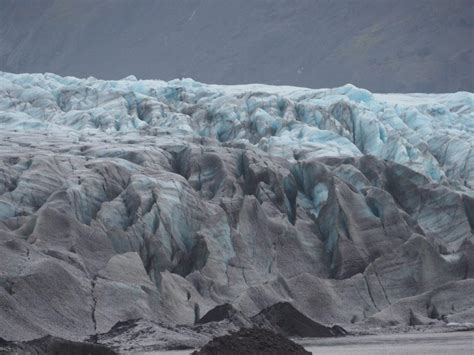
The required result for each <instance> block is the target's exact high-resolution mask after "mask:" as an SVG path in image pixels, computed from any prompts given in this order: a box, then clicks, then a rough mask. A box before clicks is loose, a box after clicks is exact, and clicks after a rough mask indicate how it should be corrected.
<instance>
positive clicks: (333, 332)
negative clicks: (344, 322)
mask: <svg viewBox="0 0 474 355" xmlns="http://www.w3.org/2000/svg"><path fill="white" fill-rule="evenodd" d="M251 320H252V321H253V322H254V324H256V325H258V326H261V327H265V328H270V329H273V330H274V331H276V332H278V333H281V334H283V335H285V336H300V337H336V336H344V335H346V334H347V331H346V330H344V329H343V328H342V327H340V326H333V327H327V326H325V325H322V324H319V323H317V322H315V321H313V320H312V319H310V318H308V317H306V316H305V315H304V314H303V313H301V312H300V311H298V310H297V309H296V308H295V307H293V305H292V304H291V303H288V302H280V303H276V304H274V305H272V306H270V307H268V308H265V309H264V310H262V311H261V312H260V313H258V314H257V315H255V316H253V317H252V318H251Z"/></svg>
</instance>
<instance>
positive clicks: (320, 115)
mask: <svg viewBox="0 0 474 355" xmlns="http://www.w3.org/2000/svg"><path fill="white" fill-rule="evenodd" d="M0 137H1V139H0V164H1V165H0V171H1V173H0V182H1V183H0V254H1V257H0V264H1V267H0V286H1V287H0V337H2V338H5V339H8V340H30V339H34V338H37V337H40V336H43V335H47V334H52V335H54V336H61V337H65V338H68V339H77V337H81V336H82V337H85V336H89V335H92V334H96V333H104V332H107V331H109V330H110V329H111V328H112V326H113V325H114V324H116V323H117V322H119V321H127V320H130V319H138V318H143V319H147V320H150V321H154V322H163V323H165V324H169V325H177V324H185V325H186V324H187V325H189V326H192V325H193V324H194V323H195V322H197V321H198V320H199V319H200V318H201V317H202V316H204V314H205V313H206V312H207V311H209V310H212V309H213V308H214V307H216V306H218V305H221V304H224V303H228V304H231V305H232V306H233V307H235V309H236V310H238V312H241V314H242V317H251V316H253V315H254V314H257V313H258V312H260V311H261V310H262V309H265V308H266V307H269V306H271V305H273V304H276V303H278V302H289V303H291V304H292V305H293V306H294V307H296V308H297V309H298V310H299V311H300V312H302V313H304V314H305V315H306V316H308V317H309V318H311V319H312V320H314V321H317V322H320V323H322V324H326V325H328V326H332V325H334V324H340V325H343V326H345V327H347V328H350V327H365V328H370V327H380V326H384V327H385V326H393V325H399V326H402V325H410V322H411V321H410V320H411V319H413V317H412V315H413V314H416V317H417V319H418V320H419V321H420V322H421V323H423V324H432V323H436V324H438V323H439V324H444V323H447V322H459V323H463V322H472V321H474V301H473V300H472V297H470V296H469V295H472V294H473V293H474V280H473V279H472V278H473V276H474V245H473V242H474V239H473V230H474V151H473V144H474V94H473V93H469V92H457V93H450V94H374V93H371V92H369V91H367V90H365V89H361V88H357V87H355V86H353V85H350V84H347V85H345V86H343V87H339V88H333V89H308V88H298V87H289V86H268V85H260V84H252V85H234V86H224V85H207V84H203V83H199V82H196V81H193V80H192V79H179V80H172V81H169V82H165V81H157V80H137V79H136V78H135V77H133V76H129V77H127V78H124V79H122V80H117V81H104V80H98V79H96V78H93V77H90V78H87V79H78V78H74V77H60V76H58V75H55V74H51V73H46V74H10V73H5V72H0ZM433 309H436V312H433ZM52 310H54V312H53V311H52Z"/></svg>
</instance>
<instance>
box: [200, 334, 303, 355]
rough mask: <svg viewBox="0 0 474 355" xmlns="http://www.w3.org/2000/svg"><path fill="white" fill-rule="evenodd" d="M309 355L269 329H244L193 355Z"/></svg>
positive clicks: (218, 339)
mask: <svg viewBox="0 0 474 355" xmlns="http://www.w3.org/2000/svg"><path fill="white" fill-rule="evenodd" d="M242 354H248V355H252V354H258V355H287V354H295V355H308V354H311V353H310V352H309V351H306V350H305V349H304V348H303V347H302V346H301V345H299V344H296V343H295V342H293V341H291V340H289V339H287V338H285V337H284V336H283V335H281V334H276V333H274V332H272V331H270V330H268V329H262V328H242V329H240V330H239V331H238V332H235V333H231V334H229V335H224V336H221V337H217V338H214V339H212V340H211V341H210V342H209V343H207V344H206V345H205V346H204V347H202V348H201V350H198V351H194V352H193V353H192V355H242Z"/></svg>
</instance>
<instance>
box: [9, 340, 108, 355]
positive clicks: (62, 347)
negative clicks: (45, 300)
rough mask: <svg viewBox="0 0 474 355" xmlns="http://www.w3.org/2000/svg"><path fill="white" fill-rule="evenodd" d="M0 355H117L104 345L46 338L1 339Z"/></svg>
mask: <svg viewBox="0 0 474 355" xmlns="http://www.w3.org/2000/svg"><path fill="white" fill-rule="evenodd" d="M0 354H31V355H64V354H68V355H116V354H117V353H116V352H115V351H113V350H111V349H109V348H108V347H106V346H104V345H99V344H92V343H86V342H76V341H70V340H66V339H62V338H56V337H53V336H49V335H48V336H45V337H43V338H40V339H35V340H31V341H28V342H10V341H6V340H4V339H1V338H0Z"/></svg>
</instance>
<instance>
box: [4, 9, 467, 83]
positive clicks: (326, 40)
mask: <svg viewBox="0 0 474 355" xmlns="http://www.w3.org/2000/svg"><path fill="white" fill-rule="evenodd" d="M473 39H474V3H473V2H472V1H471V0H449V1H446V0H417V1H412V0H398V1H392V0H377V1H373V0H346V1H334V0H298V1H291V0H271V1H270V0H256V1H249V0H234V1H222V0H186V1H173V0H159V1H156V0H134V1H128V0H101V1H96V0H81V1H77V0H29V1H17V0H3V1H1V2H0V70H3V71H9V72H20V73H22V72H54V73H57V74H61V75H76V76H80V77H88V76H91V75H92V76H96V77H99V78H103V79H120V78H123V77H125V76H126V75H128V74H135V75H136V76H137V77H139V78H160V79H165V80H170V79H174V78H180V77H192V78H195V79H196V80H199V81H203V82H208V83H216V84H246V83H255V82H258V83H266V84H279V85H298V86H305V87H312V88H319V87H335V86H341V85H344V84H346V83H347V82H350V83H353V84H355V85H357V86H360V87H365V88H367V89H369V90H372V91H376V92H454V91H459V90H468V91H474V81H473V77H474V75H473V74H474V73H473V68H474V61H473V60H474V59H473V58H474V53H473V45H472V44H473ZM469 73H470V74H471V75H469Z"/></svg>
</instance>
